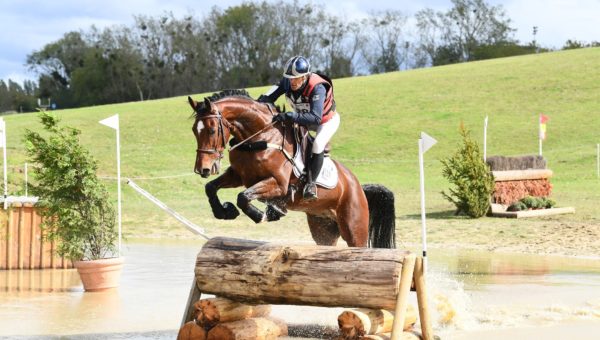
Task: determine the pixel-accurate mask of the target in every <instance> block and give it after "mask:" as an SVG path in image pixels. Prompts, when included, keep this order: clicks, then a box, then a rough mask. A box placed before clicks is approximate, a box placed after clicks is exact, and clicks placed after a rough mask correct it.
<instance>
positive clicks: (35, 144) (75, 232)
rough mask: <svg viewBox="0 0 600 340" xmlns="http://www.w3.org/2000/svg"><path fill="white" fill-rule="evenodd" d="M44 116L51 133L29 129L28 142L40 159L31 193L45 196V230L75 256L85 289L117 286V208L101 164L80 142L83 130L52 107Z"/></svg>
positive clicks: (33, 157) (32, 158)
mask: <svg viewBox="0 0 600 340" xmlns="http://www.w3.org/2000/svg"><path fill="white" fill-rule="evenodd" d="M39 117H40V120H41V123H42V125H43V127H44V130H45V131H46V132H47V133H46V134H44V135H45V136H42V135H41V134H40V133H38V132H34V131H31V130H26V132H25V144H26V149H27V155H28V157H29V161H30V162H32V163H34V164H35V165H34V170H33V173H34V178H35V179H36V183H35V184H34V185H32V187H31V192H32V193H33V194H34V195H36V196H38V197H39V198H40V202H39V204H40V205H41V209H40V215H41V216H42V217H43V221H44V222H43V224H42V226H43V228H44V230H45V235H46V237H47V238H48V239H50V240H57V241H58V247H57V253H58V254H59V255H61V256H65V257H67V258H69V259H71V260H72V261H73V265H74V266H75V267H76V268H77V270H78V271H79V275H80V276H81V280H82V282H83V286H84V289H85V290H86V291H98V290H104V289H109V288H113V287H116V286H118V280H119V276H120V272H121V268H122V266H123V258H121V257H119V256H118V255H119V254H115V252H116V251H115V250H116V247H115V244H116V242H117V238H118V231H117V229H116V226H115V209H114V207H113V205H112V204H111V202H110V199H109V195H108V191H107V189H106V187H105V186H104V184H103V183H101V182H100V180H99V179H98V176H97V175H96V171H97V169H98V164H97V162H96V160H95V159H94V158H93V157H92V155H91V154H90V153H89V152H88V151H87V150H86V149H85V148H83V147H82V146H81V144H80V142H79V135H80V134H81V132H80V131H79V130H77V129H74V128H72V127H66V126H59V124H58V123H59V119H58V118H57V117H56V115H54V114H53V113H50V112H41V113H40V114H39ZM115 255H116V256H115Z"/></svg>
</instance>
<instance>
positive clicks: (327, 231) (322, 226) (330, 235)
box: [306, 214, 340, 246]
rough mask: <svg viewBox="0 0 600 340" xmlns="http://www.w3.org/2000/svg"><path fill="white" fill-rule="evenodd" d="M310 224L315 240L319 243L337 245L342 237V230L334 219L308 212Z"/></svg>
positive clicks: (307, 217)
mask: <svg viewBox="0 0 600 340" xmlns="http://www.w3.org/2000/svg"><path fill="white" fill-rule="evenodd" d="M306 219H307V220H308V226H309V227H310V233H311V235H312V238H313V240H315V242H316V243H317V244H318V245H322V246H335V244H336V243H337V240H338V239H339V238H340V231H339V229H338V225H337V223H336V222H335V220H334V219H332V218H328V217H320V216H315V215H311V214H306Z"/></svg>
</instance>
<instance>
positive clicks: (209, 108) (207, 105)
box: [204, 97, 213, 112]
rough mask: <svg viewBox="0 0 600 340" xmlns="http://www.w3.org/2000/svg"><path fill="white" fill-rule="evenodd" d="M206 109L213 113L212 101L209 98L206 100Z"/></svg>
mask: <svg viewBox="0 0 600 340" xmlns="http://www.w3.org/2000/svg"><path fill="white" fill-rule="evenodd" d="M204 107H205V108H206V109H207V110H209V111H210V112H212V110H213V109H212V103H211V102H210V99H208V97H205V98H204Z"/></svg>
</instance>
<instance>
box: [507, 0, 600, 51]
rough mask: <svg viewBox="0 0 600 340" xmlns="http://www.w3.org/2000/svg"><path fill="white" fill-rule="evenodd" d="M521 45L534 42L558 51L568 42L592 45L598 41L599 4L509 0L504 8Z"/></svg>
mask: <svg viewBox="0 0 600 340" xmlns="http://www.w3.org/2000/svg"><path fill="white" fill-rule="evenodd" d="M504 7H505V9H506V11H507V14H508V17H509V18H511V19H512V21H513V27H516V28H517V29H518V31H517V33H516V37H517V39H519V40H520V41H521V42H530V41H532V40H533V26H537V27H538V33H537V35H536V40H537V41H538V44H541V45H542V46H545V47H556V48H560V47H562V46H563V45H564V42H565V41H567V39H576V40H580V41H582V40H583V41H586V42H591V41H593V40H596V41H598V40H600V25H598V24H597V21H598V14H599V13H600V1H598V0H568V1H567V0H528V1H519V0H511V1H508V2H507V3H506V5H504Z"/></svg>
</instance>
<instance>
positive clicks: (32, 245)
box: [24, 207, 37, 269]
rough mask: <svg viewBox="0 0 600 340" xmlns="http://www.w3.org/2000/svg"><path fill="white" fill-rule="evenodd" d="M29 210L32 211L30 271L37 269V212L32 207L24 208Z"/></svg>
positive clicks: (30, 223)
mask: <svg viewBox="0 0 600 340" xmlns="http://www.w3.org/2000/svg"><path fill="white" fill-rule="evenodd" d="M24 209H27V210H31V220H30V221H29V225H30V230H29V269H34V268H35V242H36V238H35V230H36V227H37V226H36V225H35V210H33V209H32V208H30V207H27V208H24Z"/></svg>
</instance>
